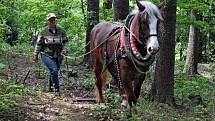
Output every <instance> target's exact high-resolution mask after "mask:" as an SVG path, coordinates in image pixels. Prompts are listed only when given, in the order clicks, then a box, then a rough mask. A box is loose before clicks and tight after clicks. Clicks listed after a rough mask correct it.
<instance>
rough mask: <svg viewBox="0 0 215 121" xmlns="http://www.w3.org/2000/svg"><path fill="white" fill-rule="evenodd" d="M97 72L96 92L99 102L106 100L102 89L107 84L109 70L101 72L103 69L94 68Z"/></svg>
mask: <svg viewBox="0 0 215 121" xmlns="http://www.w3.org/2000/svg"><path fill="white" fill-rule="evenodd" d="M94 72H95V74H96V87H95V94H96V101H97V102H98V103H101V102H104V100H103V94H102V89H103V87H104V86H105V84H106V81H107V78H108V75H109V73H108V71H107V70H106V71H105V72H104V73H102V74H101V69H94Z"/></svg>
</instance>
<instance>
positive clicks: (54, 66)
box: [41, 54, 60, 91]
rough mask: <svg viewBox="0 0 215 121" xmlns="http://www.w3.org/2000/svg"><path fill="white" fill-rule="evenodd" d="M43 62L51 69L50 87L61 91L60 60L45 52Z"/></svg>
mask: <svg viewBox="0 0 215 121" xmlns="http://www.w3.org/2000/svg"><path fill="white" fill-rule="evenodd" d="M41 59H42V62H43V64H44V65H45V66H46V67H47V68H48V69H49V74H50V75H49V89H51V88H52V87H53V86H54V88H55V91H60V85H59V70H60V62H58V60H57V59H54V58H50V57H48V56H47V55H45V54H41Z"/></svg>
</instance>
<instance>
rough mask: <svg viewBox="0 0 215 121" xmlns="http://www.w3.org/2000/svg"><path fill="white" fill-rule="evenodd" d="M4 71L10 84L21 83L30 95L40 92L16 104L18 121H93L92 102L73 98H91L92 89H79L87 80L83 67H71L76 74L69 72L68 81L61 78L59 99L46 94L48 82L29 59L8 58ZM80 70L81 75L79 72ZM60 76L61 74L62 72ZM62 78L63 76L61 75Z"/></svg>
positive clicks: (23, 57)
mask: <svg viewBox="0 0 215 121" xmlns="http://www.w3.org/2000/svg"><path fill="white" fill-rule="evenodd" d="M7 58H8V60H9V61H8V62H7V67H6V70H5V75H7V78H8V79H10V80H13V81H15V82H19V83H23V84H24V85H26V86H27V87H31V88H32V89H33V91H35V92H36V91H37V93H38V90H39V91H41V92H40V93H39V95H37V96H35V95H31V94H29V95H27V96H25V97H23V99H22V100H21V101H20V105H21V111H20V112H21V113H20V115H21V117H23V120H35V121H62V120H66V121H70V120H71V121H81V120H82V121H95V120H99V119H98V118H95V117H94V116H93V114H92V111H93V110H94V109H95V108H96V105H97V104H95V102H93V101H80V102H77V101H76V99H77V97H87V98H90V99H92V98H93V88H92V87H88V88H86V87H85V88H80V84H83V83H85V82H84V81H86V78H88V76H87V73H88V72H89V70H88V69H85V67H84V66H79V67H77V66H73V69H75V70H79V72H78V73H74V72H72V74H73V75H72V76H73V77H70V78H68V79H63V78H61V82H60V83H61V94H62V96H61V97H56V96H54V94H53V93H50V92H47V87H48V81H47V71H46V69H45V68H44V67H43V66H41V65H35V64H34V63H33V62H32V61H31V59H29V58H28V57H25V56H23V55H19V54H17V55H10V56H8V57H7ZM80 70H81V71H80ZM62 72H63V71H62ZM64 74H65V72H64Z"/></svg>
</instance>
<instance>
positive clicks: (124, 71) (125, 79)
mask: <svg viewBox="0 0 215 121" xmlns="http://www.w3.org/2000/svg"><path fill="white" fill-rule="evenodd" d="M125 65H126V66H125ZM131 72H132V70H131V67H130V66H129V64H128V63H127V62H126V60H124V59H122V60H120V77H121V80H122V84H123V88H124V91H125V94H126V96H127V99H128V104H129V105H130V107H132V105H133V104H134V105H135V104H136V102H137V98H136V96H135V94H134V91H133V88H132V81H133V75H128V74H132V73H131ZM125 94H122V96H125ZM123 98H124V97H122V99H123Z"/></svg>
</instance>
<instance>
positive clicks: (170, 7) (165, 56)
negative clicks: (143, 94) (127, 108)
mask: <svg viewBox="0 0 215 121" xmlns="http://www.w3.org/2000/svg"><path fill="white" fill-rule="evenodd" d="M160 2H163V0H160ZM161 12H162V15H163V18H164V21H163V22H161V23H160V26H159V35H160V36H159V41H160V51H159V53H158V57H157V61H156V68H155V78H154V82H153V83H152V88H151V93H150V94H151V95H150V96H151V97H152V99H153V100H154V99H155V100H157V101H158V102H162V103H167V104H170V105H172V104H173V105H174V104H175V101H174V64H175V31H176V0H167V1H165V5H164V6H163V7H162V8H161Z"/></svg>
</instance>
